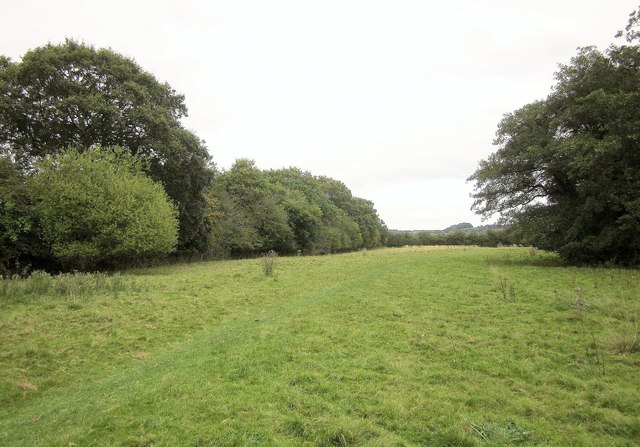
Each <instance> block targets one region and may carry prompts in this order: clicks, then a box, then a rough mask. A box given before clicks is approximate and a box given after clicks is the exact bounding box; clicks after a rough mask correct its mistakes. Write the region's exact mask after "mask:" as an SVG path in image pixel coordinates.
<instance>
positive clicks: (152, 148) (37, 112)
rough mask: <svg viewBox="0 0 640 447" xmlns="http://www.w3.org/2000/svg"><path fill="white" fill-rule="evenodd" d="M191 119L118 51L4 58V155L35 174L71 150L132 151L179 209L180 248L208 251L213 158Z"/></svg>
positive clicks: (54, 51) (0, 112) (177, 99)
mask: <svg viewBox="0 0 640 447" xmlns="http://www.w3.org/2000/svg"><path fill="white" fill-rule="evenodd" d="M186 115H187V108H186V106H185V104H184V97H183V96H182V95H179V94H177V93H176V92H175V90H173V89H172V88H171V87H170V86H169V85H168V84H167V83H160V82H158V80H156V78H155V77H154V76H153V75H151V74H150V73H148V72H145V71H144V70H142V69H141V68H140V67H139V66H138V65H137V64H136V63H135V62H134V61H133V60H131V59H128V58H125V57H123V56H121V55H119V54H117V53H115V52H113V51H111V50H107V49H99V50H96V49H95V48H93V47H91V46H87V45H84V44H80V43H77V42H74V41H72V40H67V41H66V42H65V43H64V44H61V45H52V44H49V45H46V46H43V47H40V48H36V49H34V50H31V51H29V52H27V53H26V54H25V55H24V56H23V58H22V60H21V61H20V62H16V63H14V62H11V61H10V60H9V59H8V58H6V57H0V153H4V154H5V155H7V156H9V158H11V159H12V160H15V161H16V163H17V164H18V165H19V166H21V168H22V169H23V170H25V171H28V170H29V169H31V168H32V167H33V165H34V163H35V162H36V161H37V160H38V159H40V158H42V157H46V156H48V155H53V154H57V153H59V152H60V151H61V150H64V148H67V147H69V146H74V147H78V148H89V147H93V146H96V145H101V146H102V147H111V146H122V147H125V148H127V149H128V150H129V151H131V153H132V154H135V155H138V156H141V157H144V158H146V159H147V160H148V164H147V165H145V170H146V172H147V173H148V174H149V175H151V177H152V178H153V179H154V180H156V181H159V182H161V183H162V184H163V186H164V187H165V189H166V191H167V193H168V194H169V196H170V197H171V199H172V200H173V201H174V202H175V203H176V205H177V206H178V211H179V219H180V233H179V248H180V249H181V250H204V249H205V248H206V240H207V237H208V233H209V228H210V225H209V222H208V221H207V219H206V218H205V216H206V213H207V211H206V201H205V199H204V197H203V194H202V192H203V189H204V188H205V187H206V186H207V185H208V184H209V183H210V180H211V171H210V170H209V169H208V164H209V160H210V157H209V154H208V152H207V149H206V147H205V146H204V142H203V141H201V140H200V139H198V138H197V137H196V136H195V135H194V134H193V133H192V132H189V131H187V130H186V129H184V128H183V127H182V125H181V124H180V119H181V118H182V117H184V116H186Z"/></svg>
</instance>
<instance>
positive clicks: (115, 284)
mask: <svg viewBox="0 0 640 447" xmlns="http://www.w3.org/2000/svg"><path fill="white" fill-rule="evenodd" d="M134 287H135V281H134V280H133V278H131V277H125V276H124V275H122V274H119V273H116V274H113V275H107V274H105V273H99V272H96V273H79V272H74V273H63V274H60V275H50V274H49V273H47V272H43V271H39V270H37V271H34V272H32V273H31V275H30V276H29V277H27V278H21V277H18V276H14V277H12V278H4V279H0V299H5V300H14V301H24V300H29V299H34V298H38V297H67V298H76V297H85V296H89V295H95V294H98V293H115V294H117V293H119V292H125V291H129V290H132V289H133V288H134Z"/></svg>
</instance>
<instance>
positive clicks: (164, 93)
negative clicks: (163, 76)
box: [0, 10, 640, 275]
mask: <svg viewBox="0 0 640 447" xmlns="http://www.w3.org/2000/svg"><path fill="white" fill-rule="evenodd" d="M639 23H640V10H639V11H634V12H633V13H632V14H631V15H630V18H629V22H628V25H627V27H626V29H625V30H624V31H621V32H620V33H619V37H623V38H625V43H623V44H620V45H611V46H610V47H609V48H608V49H607V50H605V51H604V52H602V51H599V50H597V49H596V48H593V47H587V48H583V49H581V50H580V51H579V53H578V55H577V56H576V57H574V58H573V59H572V60H571V62H570V63H569V64H567V65H561V66H560V69H559V71H558V73H557V74H556V85H555V86H554V87H553V89H552V92H551V94H550V95H549V96H548V97H547V98H546V99H545V100H541V101H536V102H534V103H531V104H528V105H525V106H524V107H522V108H520V109H518V110H516V111H515V112H512V113H509V114H507V115H505V117H504V119H503V120H502V121H501V123H500V124H499V126H498V131H497V137H496V140H495V144H496V145H497V146H498V149H497V151H496V152H495V153H493V154H492V155H491V156H490V157H489V158H488V159H486V160H482V161H481V162H480V165H479V167H478V169H477V170H476V171H475V172H474V173H473V175H472V176H471V177H470V178H469V180H470V181H473V182H474V183H475V192H474V194H473V197H474V203H473V207H472V208H473V209H474V210H475V211H476V212H477V213H479V214H481V215H483V216H485V217H489V216H492V215H494V214H499V215H500V216H501V224H502V225H503V226H506V227H508V231H494V230H489V231H486V232H483V233H470V232H466V231H458V232H453V233H447V234H433V233H429V232H395V231H392V232H389V231H388V230H387V228H386V226H385V224H384V222H382V220H381V219H380V218H379V216H378V214H377V212H376V210H375V209H374V206H373V204H372V203H371V202H370V201H368V200H365V199H361V198H358V197H354V196H353V195H352V193H351V191H350V190H349V189H348V188H347V187H346V186H345V185H344V184H343V183H341V182H340V181H337V180H334V179H331V178H328V177H323V176H315V175H313V174H311V173H308V172H303V171H301V170H299V169H297V168H287V169H279V170H260V169H258V168H257V167H256V166H255V163H254V162H253V161H251V160H246V159H239V160H237V161H236V162H235V163H234V165H233V166H232V167H231V168H229V169H227V170H217V169H216V167H215V165H214V163H213V162H212V160H211V157H210V155H209V153H208V151H207V148H206V145H205V143H204V141H202V140H201V139H200V138H198V137H197V136H196V135H195V134H194V133H193V132H191V131H189V130H187V129H185V128H184V127H183V125H182V124H181V121H180V120H181V118H183V117H185V116H187V107H186V105H185V102H184V96H182V95H180V94H178V93H177V92H176V91H175V90H174V89H173V88H171V86H169V85H168V84H167V83H162V82H159V81H158V80H157V79H156V78H155V77H154V76H153V75H152V74H150V73H148V72H146V71H144V70H143V69H142V68H141V67H140V66H138V65H137V63H136V62H135V61H134V60H132V59H129V58H127V57H124V56H122V55H120V54H117V53H115V52H114V51H112V50H110V49H95V48H94V47H92V46H89V45H85V44H82V43H78V42H75V41H73V40H67V41H65V42H64V43H63V44H59V45H54V44H48V45H45V46H42V47H39V48H36V49H34V50H31V51H28V52H27V53H26V54H25V55H24V56H23V57H22V59H21V60H20V61H18V62H14V61H11V60H10V59H9V58H7V57H4V56H0V275H8V274H13V273H24V272H27V271H28V270H29V269H33V268H43V269H48V270H71V269H78V270H88V269H97V268H108V267H119V266H124V265H130V264H131V263H135V262H140V261H144V260H148V259H157V258H158V257H163V256H166V255H168V254H177V255H178V256H201V257H204V256H216V257H227V256H232V257H233V256H250V255H255V254H259V253H263V252H267V251H269V250H275V251H277V252H279V253H283V254H291V253H305V254H306V253H309V254H314V253H335V252H342V251H348V250H355V249H360V248H373V247H379V246H384V245H390V246H400V245H416V244H420V245H433V244H446V245H460V244H473V245H489V246H494V245H498V244H505V245H506V244H512V243H519V244H524V245H533V246H536V247H539V248H542V249H546V250H552V251H556V252H558V253H559V254H560V256H561V257H562V258H563V259H564V260H566V261H567V262H570V263H575V264H584V263H602V262H606V263H615V264H621V265H639V264H640V148H639V145H640V107H639V105H640V46H639V45H638V44H637V42H638V39H639V38H640V32H639V31H638V25H639ZM461 229H462V230H464V229H463V228H461Z"/></svg>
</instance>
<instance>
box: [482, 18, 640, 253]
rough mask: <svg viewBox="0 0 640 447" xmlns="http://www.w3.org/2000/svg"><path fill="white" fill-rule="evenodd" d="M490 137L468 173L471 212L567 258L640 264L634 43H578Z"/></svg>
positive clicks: (638, 94) (639, 75)
mask: <svg viewBox="0 0 640 447" xmlns="http://www.w3.org/2000/svg"><path fill="white" fill-rule="evenodd" d="M637 17H638V16H637V13H634V14H632V21H633V20H635V19H636V18H637ZM634 30H635V22H633V23H632V22H631V21H630V26H629V27H628V29H627V33H626V36H627V38H628V40H629V41H633V40H635V39H636V38H637V37H638V36H637V34H633V32H634ZM495 144H497V145H498V147H499V148H498V150H497V152H495V153H494V154H492V155H491V156H490V157H489V158H488V159H487V160H483V161H481V162H480V166H479V168H478V169H477V170H476V172H475V173H474V174H473V175H472V176H471V177H470V178H469V180H472V181H475V192H474V194H473V197H474V199H475V201H474V204H473V209H475V210H476V212H478V213H479V214H482V215H484V216H485V217H488V216H490V215H492V214H494V213H500V214H501V216H502V219H503V220H504V221H506V222H508V223H512V224H513V225H514V234H516V235H518V237H520V238H521V239H522V240H524V241H525V242H528V243H531V244H533V245H536V246H538V247H540V248H544V249H550V250H556V251H558V252H559V254H560V255H561V256H562V257H563V258H564V259H566V260H567V261H569V262H573V263H593V262H604V261H608V262H614V263H619V264H623V265H631V264H636V265H637V264H640V47H639V46H638V45H612V46H611V47H609V48H608V49H607V50H606V51H605V52H600V51H598V50H597V49H596V48H593V47H587V48H582V49H581V50H580V51H579V53H578V55H577V56H576V57H574V58H573V59H572V60H571V63H570V64H568V65H561V66H560V69H559V71H558V73H557V74H556V85H555V87H554V88H553V90H552V93H551V94H550V95H549V96H548V97H547V98H546V99H545V100H543V101H537V102H534V103H532V104H528V105H526V106H524V107H522V108H521V109H519V110H516V111H515V112H513V113H510V114H507V115H506V116H505V117H504V119H503V120H502V122H501V123H500V125H499V126H498V131H497V138H496V141H495Z"/></svg>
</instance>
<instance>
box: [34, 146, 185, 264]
mask: <svg viewBox="0 0 640 447" xmlns="http://www.w3.org/2000/svg"><path fill="white" fill-rule="evenodd" d="M37 167H38V172H37V173H36V174H35V175H34V176H33V177H32V178H30V179H29V182H28V186H29V188H28V189H29V192H30V195H31V199H32V200H33V202H34V207H35V215H36V216H37V218H38V219H39V224H40V229H41V232H42V236H43V239H44V240H45V241H46V242H47V243H48V244H49V245H50V246H51V251H52V253H53V255H54V256H55V257H56V258H57V259H58V260H59V261H60V262H61V263H62V265H63V267H65V268H73V269H78V270H88V269H93V268H95V267H99V266H104V265H110V266H113V265H118V264H122V263H123V262H130V261H132V260H136V259H140V258H145V257H153V256H159V255H164V254H168V253H171V252H172V251H173V250H174V249H175V246H176V243H177V231H178V228H177V225H178V224H177V219H176V210H175V208H174V207H173V205H172V204H171V203H170V202H169V199H168V197H167V195H166V193H165V192H164V190H163V188H162V186H161V185H160V184H157V183H154V182H153V181H152V180H151V179H150V178H148V177H146V176H145V175H144V174H143V173H142V168H141V163H140V160H139V159H137V158H135V157H133V156H132V155H130V154H129V153H128V152H126V151H124V150H123V149H120V148H114V149H106V148H104V149H103V148H101V147H95V148H92V149H89V150H87V151H85V152H79V151H78V150H76V149H68V150H67V151H66V152H63V153H62V154H60V155H58V156H52V157H48V158H46V159H44V160H42V161H41V162H40V163H39V164H38V165H37Z"/></svg>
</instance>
